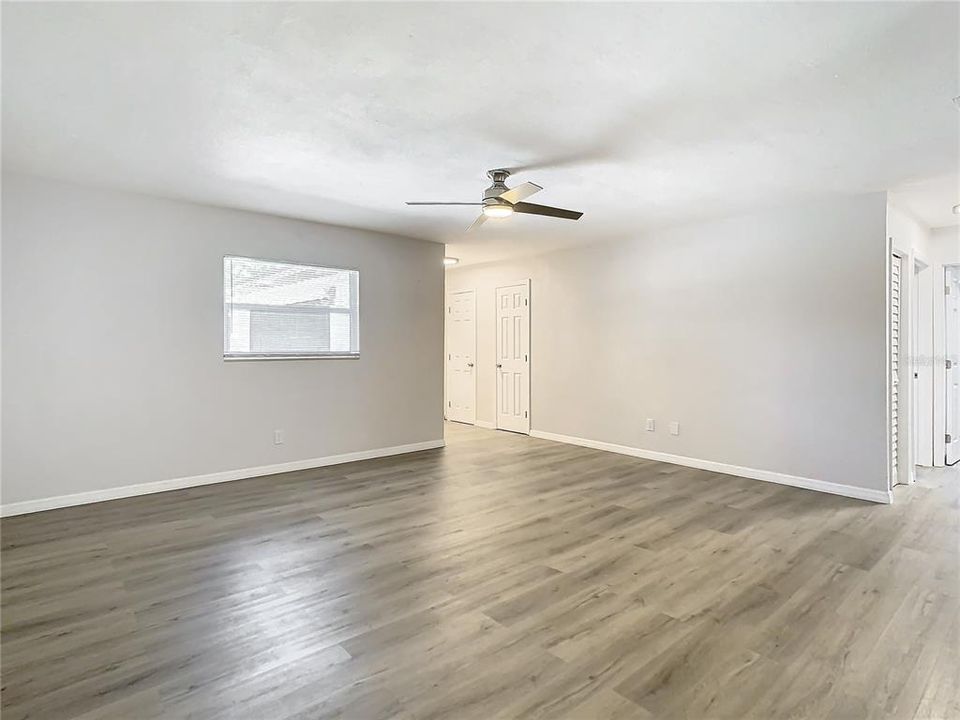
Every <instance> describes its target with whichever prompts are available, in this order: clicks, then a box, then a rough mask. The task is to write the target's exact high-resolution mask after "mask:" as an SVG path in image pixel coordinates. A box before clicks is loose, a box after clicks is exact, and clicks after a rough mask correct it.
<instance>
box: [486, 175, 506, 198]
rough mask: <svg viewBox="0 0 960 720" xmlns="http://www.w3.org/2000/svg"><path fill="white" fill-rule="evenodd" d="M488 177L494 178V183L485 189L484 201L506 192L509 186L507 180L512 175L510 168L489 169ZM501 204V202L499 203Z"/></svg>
mask: <svg viewBox="0 0 960 720" xmlns="http://www.w3.org/2000/svg"><path fill="white" fill-rule="evenodd" d="M487 177H488V178H490V179H491V180H493V184H492V185H491V186H490V187H488V188H487V189H486V190H484V191H483V201H484V203H486V202H487V201H488V200H493V199H495V198H497V197H498V196H500V195H502V194H503V193H505V192H506V191H507V190H509V188H508V187H507V185H506V180H507V178H508V177H510V171H509V170H487ZM501 202H502V201H501ZM498 204H499V203H498Z"/></svg>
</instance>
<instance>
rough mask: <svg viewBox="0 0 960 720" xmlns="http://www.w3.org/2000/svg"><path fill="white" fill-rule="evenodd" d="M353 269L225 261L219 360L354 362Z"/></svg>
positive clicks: (356, 350) (356, 336) (356, 351)
mask: <svg viewBox="0 0 960 720" xmlns="http://www.w3.org/2000/svg"><path fill="white" fill-rule="evenodd" d="M359 276H360V273H359V272H357V271H356V270H342V269H340V268H326V267H319V266H317V265H303V264H301V263H289V262H274V261H272V260H257V259H254V258H245V257H233V256H229V255H228V256H227V257H225V258H224V259H223V356H224V358H227V359H243V358H254V359H256V358H316V357H357V356H359V354H360V348H359V326H358V310H357V307H358V302H357V301H358V296H359V292H358V288H359Z"/></svg>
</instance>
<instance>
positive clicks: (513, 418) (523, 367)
mask: <svg viewBox="0 0 960 720" xmlns="http://www.w3.org/2000/svg"><path fill="white" fill-rule="evenodd" d="M529 403H530V290H529V286H528V285H526V284H523V285H511V286H509V287H501V288H497V428H499V429H501V430H512V431H513V432H520V433H528V434H529V432H530V408H529Z"/></svg>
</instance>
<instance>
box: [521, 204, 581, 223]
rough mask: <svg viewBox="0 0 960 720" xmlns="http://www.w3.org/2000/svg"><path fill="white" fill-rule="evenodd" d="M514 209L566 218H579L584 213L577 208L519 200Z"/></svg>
mask: <svg viewBox="0 0 960 720" xmlns="http://www.w3.org/2000/svg"><path fill="white" fill-rule="evenodd" d="M513 211H514V212H518V213H526V214H527V215H546V216H547V217H555V218H563V219H564V220H579V219H580V217H581V216H582V215H583V213H582V212H577V211H576V210H564V209H563V208H555V207H550V206H549V205H537V204H536V203H525V202H519V203H516V204H514V206H513Z"/></svg>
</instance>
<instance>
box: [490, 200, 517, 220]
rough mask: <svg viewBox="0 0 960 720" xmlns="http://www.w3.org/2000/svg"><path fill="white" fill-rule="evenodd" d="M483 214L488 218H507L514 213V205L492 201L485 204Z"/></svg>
mask: <svg viewBox="0 0 960 720" xmlns="http://www.w3.org/2000/svg"><path fill="white" fill-rule="evenodd" d="M483 214H484V215H486V216H487V217H488V218H505V217H510V216H511V215H513V206H512V205H507V204H506V203H503V204H500V203H491V204H489V205H484V206H483Z"/></svg>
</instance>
